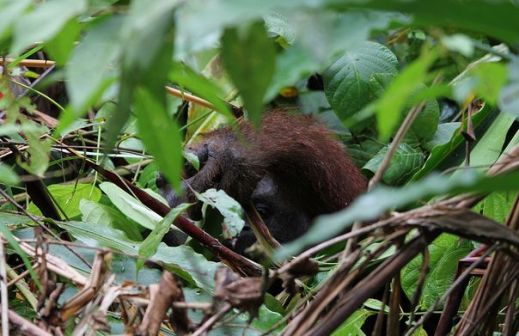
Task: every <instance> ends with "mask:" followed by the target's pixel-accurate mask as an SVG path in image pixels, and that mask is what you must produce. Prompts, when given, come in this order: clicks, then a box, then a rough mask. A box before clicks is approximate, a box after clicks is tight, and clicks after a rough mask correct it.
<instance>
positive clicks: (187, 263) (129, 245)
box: [56, 221, 223, 292]
mask: <svg viewBox="0 0 519 336" xmlns="http://www.w3.org/2000/svg"><path fill="white" fill-rule="evenodd" d="M56 224H57V225H59V226H60V227H61V228H62V229H64V230H66V231H67V232H69V233H70V234H71V235H72V236H73V237H75V238H76V239H78V240H80V241H81V242H83V243H84V244H87V245H90V246H100V247H106V248H111V249H114V250H116V251H120V252H122V253H125V254H128V255H130V256H138V251H139V247H140V243H138V242H134V241H130V240H129V239H128V238H127V237H126V236H125V234H124V233H123V232H122V231H120V230H117V229H114V228H112V227H109V226H103V225H99V226H96V225H90V224H89V223H84V222H77V221H68V222H56ZM100 224H102V223H100ZM151 260H153V261H155V262H158V263H160V264H161V265H163V266H164V268H165V269H167V270H169V271H171V272H175V274H177V275H178V276H180V277H181V278H183V279H184V280H186V281H188V282H189V283H191V284H194V285H196V286H197V287H199V288H202V289H204V290H205V291H207V292H212V291H213V290H214V273H215V272H216V269H217V268H219V267H223V265H222V264H221V263H216V262H212V261H208V260H207V259H206V258H205V257H204V256H203V255H201V254H198V253H196V252H195V251H193V249H192V248H190V247H188V246H175V247H171V246H167V245H166V244H164V243H160V244H159V247H158V249H157V253H155V255H154V256H153V257H152V258H151Z"/></svg>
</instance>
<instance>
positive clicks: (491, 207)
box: [475, 191, 519, 223]
mask: <svg viewBox="0 0 519 336" xmlns="http://www.w3.org/2000/svg"><path fill="white" fill-rule="evenodd" d="M517 196H519V195H518V192H517V191H507V192H494V193H491V194H490V195H488V196H487V197H485V199H484V200H483V201H481V202H480V203H479V204H478V205H477V206H476V207H475V210H478V212H480V213H481V214H482V215H483V216H485V217H488V218H492V219H493V220H495V221H496V222H498V223H504V222H505V220H506V219H507V218H508V214H509V213H510V210H511V209H512V205H513V204H514V201H515V199H516V198H517Z"/></svg>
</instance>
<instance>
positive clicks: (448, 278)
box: [401, 234, 473, 310]
mask: <svg viewBox="0 0 519 336" xmlns="http://www.w3.org/2000/svg"><path fill="white" fill-rule="evenodd" d="M472 249H473V245H472V243H471V242H470V241H468V240H465V239H460V238H459V237H456V236H453V235H450V234H442V235H440V236H439V237H438V238H437V239H436V240H434V242H432V244H430V245H429V247H428V250H429V273H428V274H427V279H426V281H425V285H424V288H423V292H422V296H421V298H420V306H421V308H422V309H423V310H427V309H429V308H430V307H431V306H432V305H433V304H434V303H435V301H436V300H437V299H438V298H440V297H441V296H442V295H443V293H445V291H446V290H447V289H448V288H449V287H450V286H451V285H452V281H453V279H454V275H455V273H456V269H457V267H458V261H459V260H460V259H461V258H463V257H465V256H466V255H467V254H468V253H469V252H470V251H471V250H472ZM422 263H423V257H422V256H418V257H416V258H415V259H413V260H412V261H411V262H409V264H407V265H406V266H405V267H404V268H403V269H402V273H401V274H402V278H401V280H402V289H403V290H404V292H405V293H406V295H407V297H408V298H412V297H413V294H414V292H415V291H416V286H417V282H418V278H419V277H420V273H421V267H422Z"/></svg>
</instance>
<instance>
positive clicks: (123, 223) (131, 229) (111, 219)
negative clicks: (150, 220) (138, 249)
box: [79, 199, 142, 241]
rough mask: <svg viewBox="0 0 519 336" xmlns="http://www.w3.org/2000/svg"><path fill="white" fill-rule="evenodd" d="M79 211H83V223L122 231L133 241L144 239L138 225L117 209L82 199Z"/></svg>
mask: <svg viewBox="0 0 519 336" xmlns="http://www.w3.org/2000/svg"><path fill="white" fill-rule="evenodd" d="M79 210H81V215H82V217H81V220H82V221H83V222H86V223H90V224H92V225H106V226H109V227H112V228H114V229H118V230H121V231H122V232H124V233H125V234H126V236H127V237H128V238H129V239H131V240H136V241H139V240H141V239H142V236H141V233H140V231H139V227H138V225H137V224H136V223H135V222H132V221H130V220H129V219H128V218H126V217H125V216H124V215H123V214H122V213H121V212H120V211H119V210H118V209H116V208H113V207H110V206H107V205H104V204H101V203H98V202H94V201H90V200H87V199H82V200H81V201H80V202H79Z"/></svg>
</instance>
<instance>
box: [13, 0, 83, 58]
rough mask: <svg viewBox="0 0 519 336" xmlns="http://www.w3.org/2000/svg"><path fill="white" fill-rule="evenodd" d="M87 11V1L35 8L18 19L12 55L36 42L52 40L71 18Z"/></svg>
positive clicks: (50, 3)
mask: <svg viewBox="0 0 519 336" xmlns="http://www.w3.org/2000/svg"><path fill="white" fill-rule="evenodd" d="M85 9H86V1H85V0H53V1H45V2H43V3H40V4H39V5H37V6H35V8H34V10H32V11H30V12H28V13H26V14H24V15H22V16H21V17H19V18H18V19H17V22H16V27H15V30H14V42H13V45H12V47H11V51H12V53H13V54H18V53H20V52H21V51H22V50H23V49H24V48H26V47H29V46H30V45H32V44H34V43H36V42H41V41H48V40H50V39H52V37H54V36H55V35H56V34H58V33H59V32H60V30H61V29H62V28H63V27H64V26H65V24H66V23H67V22H68V21H69V20H70V19H71V18H73V17H75V16H77V15H78V14H80V13H81V12H82V11H83V10H85Z"/></svg>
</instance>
